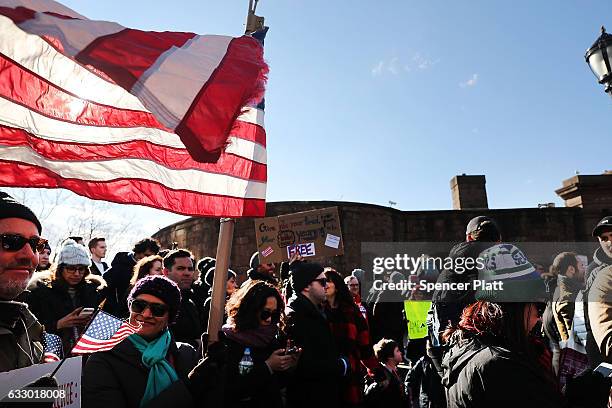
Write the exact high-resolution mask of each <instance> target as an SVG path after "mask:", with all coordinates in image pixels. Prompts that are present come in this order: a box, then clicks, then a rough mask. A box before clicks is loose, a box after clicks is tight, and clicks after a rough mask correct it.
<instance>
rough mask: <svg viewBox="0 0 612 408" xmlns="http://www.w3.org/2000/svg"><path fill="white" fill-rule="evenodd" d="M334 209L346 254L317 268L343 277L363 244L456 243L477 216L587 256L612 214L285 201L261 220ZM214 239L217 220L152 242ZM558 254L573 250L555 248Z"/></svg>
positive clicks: (237, 258)
mask: <svg viewBox="0 0 612 408" xmlns="http://www.w3.org/2000/svg"><path fill="white" fill-rule="evenodd" d="M333 206H337V207H338V209H339V214H340V219H341V222H342V234H343V238H344V251H345V254H344V255H342V256H339V257H335V258H331V259H325V260H322V263H324V264H326V265H331V266H334V267H335V268H337V269H338V270H339V271H341V272H342V273H344V274H346V273H350V271H351V270H352V269H354V268H357V267H360V266H361V243H362V242H406V241H408V242H410V241H412V242H458V241H462V240H464V239H465V226H466V224H467V222H468V221H469V220H470V219H471V218H472V217H475V216H477V215H488V216H491V217H493V218H494V219H495V220H497V222H498V223H499V225H500V228H501V230H502V233H503V238H504V241H508V242H521V241H522V242H527V241H528V242H551V243H554V242H587V243H588V244H587V245H586V246H584V245H583V246H581V247H579V252H580V253H584V254H588V255H589V256H590V255H592V248H593V247H594V246H595V240H594V239H593V238H592V237H591V230H592V228H593V226H594V225H595V224H596V223H597V221H598V220H599V219H601V218H602V217H603V216H605V215H612V209H602V208H598V209H589V208H580V207H572V208H569V207H564V208H516V209H498V210H491V209H489V210H445V211H400V210H397V209H393V208H390V207H383V206H378V205H372V204H363V203H351V202H335V201H284V202H274V203H268V204H267V208H266V216H276V215H281V214H290V213H294V212H299V211H307V210H312V209H317V208H325V207H333ZM254 224H255V223H254V220H253V219H252V218H250V219H249V218H246V219H239V220H238V221H237V222H236V226H235V230H234V240H233V246H232V257H231V267H232V269H233V270H234V271H235V272H236V273H239V274H240V273H244V272H245V271H246V269H248V262H249V259H250V257H251V254H253V252H254V251H256V249H257V247H256V240H255V225H254ZM218 235H219V220H218V219H215V218H191V219H188V220H185V221H181V222H179V223H176V224H173V225H170V226H168V227H165V228H163V229H161V230H160V231H158V232H157V233H156V234H155V235H154V237H155V238H157V239H158V240H159V241H160V242H161V243H162V245H163V246H164V247H169V246H170V245H171V243H172V242H178V245H179V247H185V248H188V249H190V250H191V251H192V252H194V254H195V256H196V257H197V258H198V259H199V258H202V257H204V256H213V257H214V256H215V253H216V248H217V238H218ZM557 249H558V250H563V249H576V248H572V245H569V246H568V245H565V246H564V245H560V246H558V248H557ZM528 256H529V254H528ZM550 256H552V255H550V254H549V255H542V254H538V255H537V256H535V257H536V259H532V260H533V261H534V262H536V261H537V262H540V263H544V264H550V262H551V259H550ZM540 258H541V259H540ZM546 258H548V259H546Z"/></svg>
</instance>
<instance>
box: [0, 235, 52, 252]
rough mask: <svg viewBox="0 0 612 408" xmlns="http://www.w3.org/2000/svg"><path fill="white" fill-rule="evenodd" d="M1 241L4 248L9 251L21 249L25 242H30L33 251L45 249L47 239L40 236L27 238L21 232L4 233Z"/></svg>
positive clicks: (0, 236) (0, 238) (0, 237)
mask: <svg viewBox="0 0 612 408" xmlns="http://www.w3.org/2000/svg"><path fill="white" fill-rule="evenodd" d="M0 243H2V249H3V250H5V251H9V252H17V251H19V250H21V248H23V247H24V246H25V244H30V248H32V252H42V251H44V250H45V245H47V240H46V239H43V238H40V237H31V238H26V237H24V236H23V235H19V234H2V235H0Z"/></svg>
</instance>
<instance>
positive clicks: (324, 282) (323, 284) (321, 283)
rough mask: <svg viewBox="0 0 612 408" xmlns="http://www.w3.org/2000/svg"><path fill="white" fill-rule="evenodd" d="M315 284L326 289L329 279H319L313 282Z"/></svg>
mask: <svg viewBox="0 0 612 408" xmlns="http://www.w3.org/2000/svg"><path fill="white" fill-rule="evenodd" d="M313 282H319V284H320V285H321V286H323V287H325V285H327V278H319V279H315V280H313Z"/></svg>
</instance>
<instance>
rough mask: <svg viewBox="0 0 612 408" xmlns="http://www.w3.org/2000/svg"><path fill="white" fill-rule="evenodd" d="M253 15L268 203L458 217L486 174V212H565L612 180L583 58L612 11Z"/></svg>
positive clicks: (125, 5) (165, 15)
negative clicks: (459, 198)
mask: <svg viewBox="0 0 612 408" xmlns="http://www.w3.org/2000/svg"><path fill="white" fill-rule="evenodd" d="M63 3H64V4H65V5H67V6H69V7H71V8H73V9H74V10H75V11H77V12H79V13H81V14H83V15H85V16H87V17H89V18H91V19H100V20H111V21H117V22H119V23H121V24H122V25H124V26H128V27H133V28H141V29H150V30H156V31H163V30H172V31H193V32H197V33H201V34H205V33H214V34H230V35H240V34H241V32H242V31H243V23H244V20H245V15H246V11H247V5H248V1H247V0H244V1H234V0H232V1H227V0H225V1H201V0H200V1H184V0H176V1H173V2H170V1H146V2H145V1H140V0H132V1H125V0H123V1H118V0H106V1H103V2H101V1H99V0H65V1H63ZM258 14H260V15H264V16H265V17H266V24H267V25H269V26H270V27H271V28H270V31H269V34H268V37H267V40H266V58H267V60H268V62H269V64H270V70H271V71H270V78H269V82H268V90H267V112H266V129H267V132H268V163H269V167H268V168H269V173H268V176H269V183H268V201H280V200H345V201H361V202H368V203H374V204H383V205H387V202H388V201H389V200H392V201H395V202H397V203H398V204H397V208H400V209H404V210H419V209H450V208H451V206H452V204H451V194H450V188H449V180H450V179H451V178H452V177H453V176H454V175H456V174H461V173H467V174H485V175H486V177H487V191H488V198H489V206H490V207H491V208H512V207H535V206H536V205H537V204H538V203H542V202H551V201H554V202H557V205H562V202H561V201H560V200H559V199H558V197H557V196H556V195H555V193H554V190H555V189H557V188H559V187H560V186H561V181H562V180H563V179H566V178H569V177H571V176H573V175H574V174H575V171H579V172H580V173H581V174H600V173H602V172H603V171H604V170H606V169H612V160H611V159H610V157H609V154H608V153H607V152H608V150H609V146H610V140H612V138H611V137H610V133H611V132H610V129H609V126H608V124H609V121H608V120H606V118H609V117H610V112H611V109H612V103H611V101H610V98H609V97H608V96H606V95H605V94H604V93H603V90H602V88H601V87H600V86H599V85H598V84H597V83H596V81H595V78H594V76H593V75H592V74H591V72H590V71H589V69H588V67H587V65H586V63H585V62H584V57H583V56H584V52H585V50H586V49H587V48H588V47H589V46H590V45H591V44H592V43H593V41H594V40H595V39H596V37H597V36H598V35H599V27H600V26H601V25H602V24H604V25H605V24H608V25H609V26H610V29H611V30H612V3H610V2H609V1H603V0H602V1H582V2H577V1H565V2H559V1H555V2H553V1H550V0H549V1H538V2H535V1H524V0H521V1H513V2H500V1H470V2H467V1H445V2H425V1H420V2H417V1H381V2H364V1H338V0H335V1H320V0H316V1H315V0H311V1H304V0H296V1H286V0H285V1H279V0H261V1H260V4H259V6H258ZM138 214H139V215H138V216H139V217H143V220H145V221H146V220H147V219H148V220H151V219H152V217H155V219H156V224H158V223H163V222H173V221H175V220H178V219H181V218H182V217H179V216H174V215H170V214H163V213H162V212H157V211H155V210H146V211H139V212H138ZM156 227H157V225H156ZM151 232H153V231H151Z"/></svg>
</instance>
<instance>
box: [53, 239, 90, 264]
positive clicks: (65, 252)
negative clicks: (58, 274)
mask: <svg viewBox="0 0 612 408" xmlns="http://www.w3.org/2000/svg"><path fill="white" fill-rule="evenodd" d="M57 263H58V265H59V264H65V265H87V266H91V258H90V257H89V252H88V251H87V248H85V247H84V246H83V245H79V244H77V243H76V242H75V241H73V240H72V239H68V240H66V242H64V244H63V245H62V248H61V249H60V251H59V254H58V255H57Z"/></svg>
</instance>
